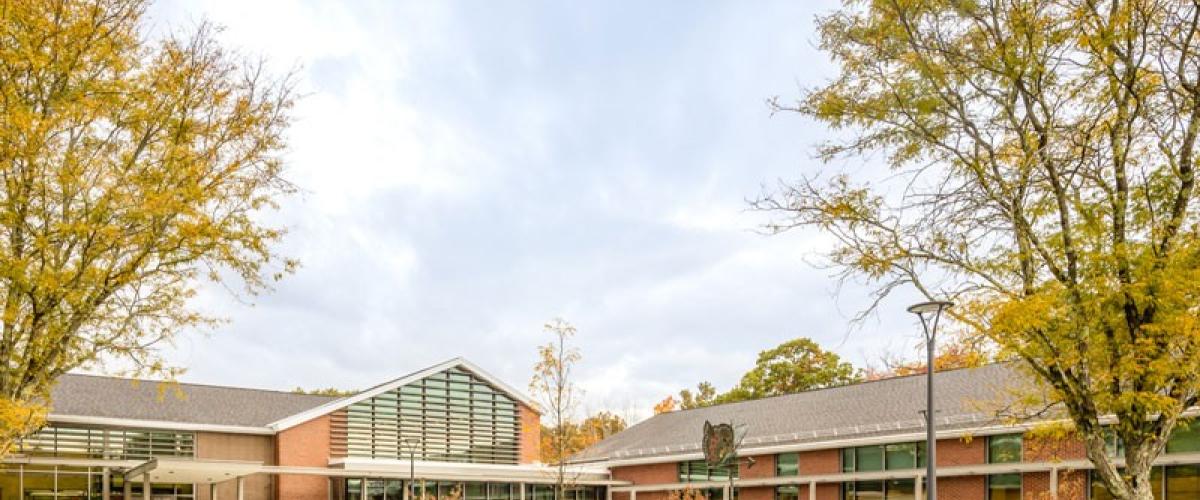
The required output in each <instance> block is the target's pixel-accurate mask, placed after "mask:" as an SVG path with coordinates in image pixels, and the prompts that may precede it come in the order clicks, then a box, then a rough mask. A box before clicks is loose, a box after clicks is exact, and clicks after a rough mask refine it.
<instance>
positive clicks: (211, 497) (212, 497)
mask: <svg viewBox="0 0 1200 500" xmlns="http://www.w3.org/2000/svg"><path fill="white" fill-rule="evenodd" d="M147 500H149V499H147ZM208 500H217V483H208Z"/></svg>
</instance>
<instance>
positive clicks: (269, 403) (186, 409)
mask: <svg viewBox="0 0 1200 500" xmlns="http://www.w3.org/2000/svg"><path fill="white" fill-rule="evenodd" d="M168 387H169V388H168V390H166V391H165V392H163V394H162V397H160V396H159V382H157V381H153V380H134V379H127V378H117V377H103V376H96V375H77V374H67V375H64V376H62V377H61V378H59V380H58V384H57V385H55V387H54V390H53V391H52V392H51V402H52V409H51V412H50V413H51V415H54V416H60V415H62V416H77V417H104V418H122V419H135V420H159V421H169V422H178V423H190V424H207V425H232V426H248V427H263V426H265V425H267V424H269V423H271V422H274V421H276V420H279V419H281V418H284V417H287V416H290V415H294V414H296V413H300V412H302V411H305V410H308V409H310V408H314V407H317V406H320V405H322V404H324V403H327V402H329V401H332V400H334V399H338V398H336V397H329V396H314V395H307V394H295V393H291V392H283V391H269V390H262V389H243V388H239V387H222V386H214V385H202V384H183V383H181V384H179V385H178V386H174V385H172V386H168ZM175 387H178V389H179V391H180V392H181V393H182V398H180V397H178V396H177V395H176V391H175V389H174V388H175Z"/></svg>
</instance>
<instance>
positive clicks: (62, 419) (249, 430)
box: [46, 413, 275, 435]
mask: <svg viewBox="0 0 1200 500" xmlns="http://www.w3.org/2000/svg"><path fill="white" fill-rule="evenodd" d="M46 420H47V421H48V422H53V423H57V424H78V425H96V426H103V427H125V428H133V429H156V430H173V431H194V432H222V433H227V434H257V435H273V434H275V430H274V429H271V428H270V427H254V426H242V425H220V424H199V423H192V422H172V421H169V420H141V419H133V418H112V417H92V416H86V415H60V414H55V413H51V414H50V415H48V416H47V417H46Z"/></svg>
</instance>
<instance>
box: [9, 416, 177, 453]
mask: <svg viewBox="0 0 1200 500" xmlns="http://www.w3.org/2000/svg"><path fill="white" fill-rule="evenodd" d="M195 441H196V437H195V434H192V433H190V432H151V431H143V430H133V429H91V428H84V427H70V426H57V425H48V426H46V427H43V428H42V429H41V430H39V431H37V432H36V433H34V434H33V435H30V436H28V437H26V438H25V439H23V440H21V442H20V443H18V445H17V449H18V451H19V452H21V453H26V454H29V455H33V456H43V457H47V456H48V457H64V458H66V457H71V458H99V459H109V460H145V459H148V458H151V457H192V456H195V453H196V451H195V450H196V446H195Z"/></svg>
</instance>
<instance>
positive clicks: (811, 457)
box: [612, 437, 1087, 500]
mask: <svg viewBox="0 0 1200 500" xmlns="http://www.w3.org/2000/svg"><path fill="white" fill-rule="evenodd" d="M1022 455H1023V460H1024V461H1028V462H1034V461H1056V460H1067V459H1074V458H1083V457H1084V450H1083V445H1082V443H1080V442H1077V441H1073V440H1067V441H1061V442H1042V441H1034V440H1031V439H1029V438H1027V439H1026V442H1025V444H1024V449H1023V451H1022ZM754 459H755V460H756V462H757V463H755V465H754V467H751V468H748V467H746V465H745V464H742V466H741V469H740V470H739V474H740V477H742V478H746V479H750V478H761V477H772V476H774V475H775V455H757V456H754ZM937 463H938V466H939V467H953V466H961V465H978V464H984V463H987V438H986V437H976V438H973V439H942V440H939V441H938V447H937ZM839 472H841V450H840V449H827V450H813V451H804V452H800V474H801V475H811V474H836V473H839ZM612 473H613V479H617V480H622V481H630V482H633V483H634V484H653V483H674V482H678V466H677V465H676V464H675V463H667V464H652V465H639V466H628V467H618V468H614V469H613V470H612ZM1086 481H1087V474H1086V473H1085V472H1082V471H1074V472H1073V471H1068V470H1063V471H1059V492H1058V493H1059V495H1058V498H1059V500H1086V498H1087V492H1086V486H1087V484H1086ZM1049 483H1050V475H1049V473H1031V474H1025V475H1024V476H1023V478H1022V490H1023V497H1024V499H1025V500H1045V499H1048V498H1050V496H1049ZM840 489H841V488H840V486H839V485H837V484H820V485H817V498H818V499H819V500H838V499H839V497H840V496H841V491H840ZM774 493H775V492H774V488H770V487H763V488H743V489H742V490H741V492H740V500H772V499H773V498H774ZM938 493H939V496H940V497H942V498H948V499H954V500H984V499H986V498H987V477H986V476H967V477H943V478H940V479H939V480H938ZM613 496H614V500H628V494H620V493H617V494H614V495H613ZM665 499H666V494H665V493H657V492H656V493H639V494H638V500H665ZM800 499H801V500H807V499H808V486H807V485H801V486H800Z"/></svg>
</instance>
